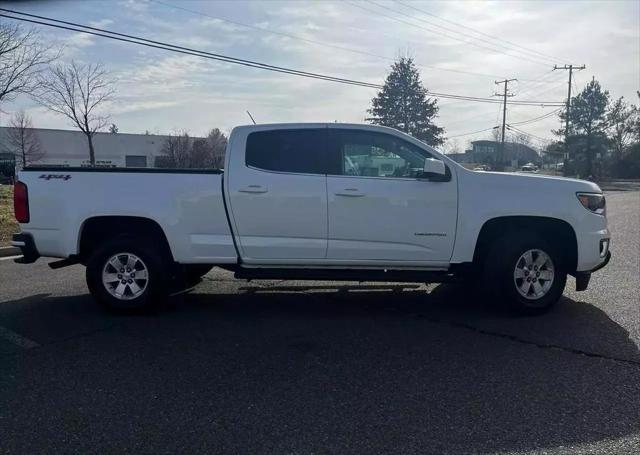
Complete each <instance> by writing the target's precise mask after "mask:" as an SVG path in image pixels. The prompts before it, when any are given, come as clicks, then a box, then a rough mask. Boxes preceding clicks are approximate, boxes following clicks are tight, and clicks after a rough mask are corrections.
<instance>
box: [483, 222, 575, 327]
mask: <svg viewBox="0 0 640 455" xmlns="http://www.w3.org/2000/svg"><path fill="white" fill-rule="evenodd" d="M484 278H485V283H486V284H487V286H488V287H489V293H490V295H491V297H492V298H495V299H497V300H498V301H499V302H500V303H502V304H503V305H505V306H507V308H509V309H511V310H513V311H515V312H517V313H520V314H527V315H531V314H540V313H543V312H545V311H547V310H549V309H550V308H551V307H553V306H554V305H555V304H556V303H557V302H558V300H560V297H561V296H562V292H563V291H564V287H565V284H566V282H567V272H566V265H565V261H564V256H563V255H562V253H561V250H560V249H559V248H557V247H555V246H554V245H552V244H550V243H549V242H547V241H545V240H544V239H542V238H541V237H539V236H538V235H537V234H535V233H533V232H521V233H516V234H511V235H508V236H506V237H504V238H500V239H498V240H496V241H495V242H494V244H493V245H492V247H491V248H490V250H489V253H488V254H487V256H486V257H485V261H484Z"/></svg>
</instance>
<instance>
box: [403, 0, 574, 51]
mask: <svg viewBox="0 0 640 455" xmlns="http://www.w3.org/2000/svg"><path fill="white" fill-rule="evenodd" d="M395 1H396V3H398V4H400V5H402V6H404V7H406V8H411V9H413V10H414V11H418V12H420V13H423V14H426V15H427V16H431V17H434V18H436V19H440V20H441V21H444V22H447V23H449V24H452V25H455V26H457V27H462V28H465V29H467V30H470V31H472V32H473V33H476V34H478V35H482V36H486V37H488V38H491V39H494V40H499V41H501V42H503V43H507V44H508V45H510V46H512V47H515V48H520V49H523V50H524V51H527V52H529V53H534V54H538V55H539V56H541V57H545V58H548V59H551V60H565V59H562V58H557V57H553V56H552V55H548V54H544V53H542V52H539V51H536V50H534V49H530V48H527V47H524V46H522V45H521V44H517V43H514V42H512V41H508V40H506V39H504V38H502V37H498V36H494V35H490V34H488V33H483V32H481V31H479V30H476V29H474V28H471V27H468V26H466V25H463V24H461V23H459V22H454V21H451V20H448V19H445V18H443V17H440V16H436V15H435V14H433V13H430V12H428V11H425V10H423V9H420V8H416V7H415V6H413V5H409V4H407V3H404V2H401V1H399V0H395Z"/></svg>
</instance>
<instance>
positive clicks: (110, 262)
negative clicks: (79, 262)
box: [86, 236, 169, 311]
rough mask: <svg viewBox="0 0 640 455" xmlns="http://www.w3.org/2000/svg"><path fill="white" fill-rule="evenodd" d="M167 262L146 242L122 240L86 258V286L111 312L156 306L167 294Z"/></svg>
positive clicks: (108, 244)
mask: <svg viewBox="0 0 640 455" xmlns="http://www.w3.org/2000/svg"><path fill="white" fill-rule="evenodd" d="M167 264H168V261H167V260H166V258H163V257H162V255H161V254H159V253H158V252H157V248H154V246H153V245H151V244H149V243H147V242H146V241H144V240H142V239H140V238H137V237H129V236H126V237H125V236H123V237H119V238H116V239H113V240H111V241H109V242H107V243H106V244H105V245H104V246H103V247H101V248H99V249H97V250H96V251H95V252H94V253H93V254H92V255H91V257H90V258H89V260H88V262H87V269H86V279H87V286H88V287H89V290H90V291H91V294H92V295H93V297H94V298H95V299H96V300H97V301H98V302H100V303H101V304H103V305H104V306H106V307H107V308H108V309H110V310H115V311H136V310H142V309H148V308H151V307H153V306H155V305H157V304H158V303H159V302H160V301H161V300H162V299H163V298H164V297H165V296H166V294H167V292H168V291H167V289H168V288H167V285H166V283H167V281H168V277H169V273H168V272H167V271H168V267H167Z"/></svg>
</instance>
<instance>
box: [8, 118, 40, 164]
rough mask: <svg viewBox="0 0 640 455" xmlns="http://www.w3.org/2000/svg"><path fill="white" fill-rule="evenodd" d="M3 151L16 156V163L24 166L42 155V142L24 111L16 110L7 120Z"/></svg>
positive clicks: (38, 159)
mask: <svg viewBox="0 0 640 455" xmlns="http://www.w3.org/2000/svg"><path fill="white" fill-rule="evenodd" d="M3 149H4V151H6V152H8V153H12V154H13V155H14V156H15V157H16V163H17V164H18V165H19V166H20V167H22V168H24V167H27V166H28V165H30V164H32V163H35V162H37V161H40V160H41V159H42V158H43V157H44V150H43V149H42V144H41V143H40V140H39V139H38V136H36V134H35V131H34V130H33V125H32V123H31V119H30V118H29V116H28V115H27V114H25V112H24V111H19V112H16V113H15V114H14V115H13V117H11V120H10V121H9V129H8V130H7V137H6V142H5V144H4V146H3Z"/></svg>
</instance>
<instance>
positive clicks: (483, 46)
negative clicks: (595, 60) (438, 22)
mask: <svg viewBox="0 0 640 455" xmlns="http://www.w3.org/2000/svg"><path fill="white" fill-rule="evenodd" d="M347 3H349V4H350V5H352V6H355V7H356V8H360V9H362V10H364V11H368V12H369V13H372V14H377V15H379V16H382V17H386V18H388V19H391V20H394V21H396V22H400V23H402V24H406V25H410V26H411V27H416V28H419V29H422V30H426V31H428V32H431V33H435V34H438V35H442V36H445V37H447V38H450V39H453V40H456V41H460V42H462V43H464V44H470V45H472V46H476V47H479V48H482V49H485V50H490V51H492V52H498V53H501V54H504V55H507V56H509V57H512V58H517V59H521V60H526V61H529V62H531V63H535V64H537V65H541V66H546V67H548V66H549V64H548V62H546V61H545V62H544V63H543V61H541V60H532V59H531V58H527V57H524V56H518V55H513V54H508V53H506V52H504V51H503V50H500V49H496V48H495V47H488V46H485V45H482V44H479V43H477V42H475V41H476V40H477V39H478V38H477V37H471V38H473V39H474V40H473V41H466V40H464V39H462V38H458V37H456V36H451V35H449V34H446V33H442V32H439V31H437V30H433V29H430V28H427V27H424V26H421V25H418V24H414V23H413V22H408V21H406V20H403V19H399V18H397V17H394V16H390V15H388V14H384V13H381V12H380V11H376V10H372V9H369V8H366V7H364V6H362V5H360V4H357V3H354V2H351V1H347ZM369 3H371V4H373V5H376V6H377V7H379V8H382V9H385V10H388V11H392V12H394V13H396V14H401V15H403V16H407V17H410V18H412V19H414V18H413V17H412V16H410V15H408V14H405V13H402V12H399V11H396V10H394V9H392V8H388V7H386V6H384V5H379V4H377V3H375V2H372V1H369Z"/></svg>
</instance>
